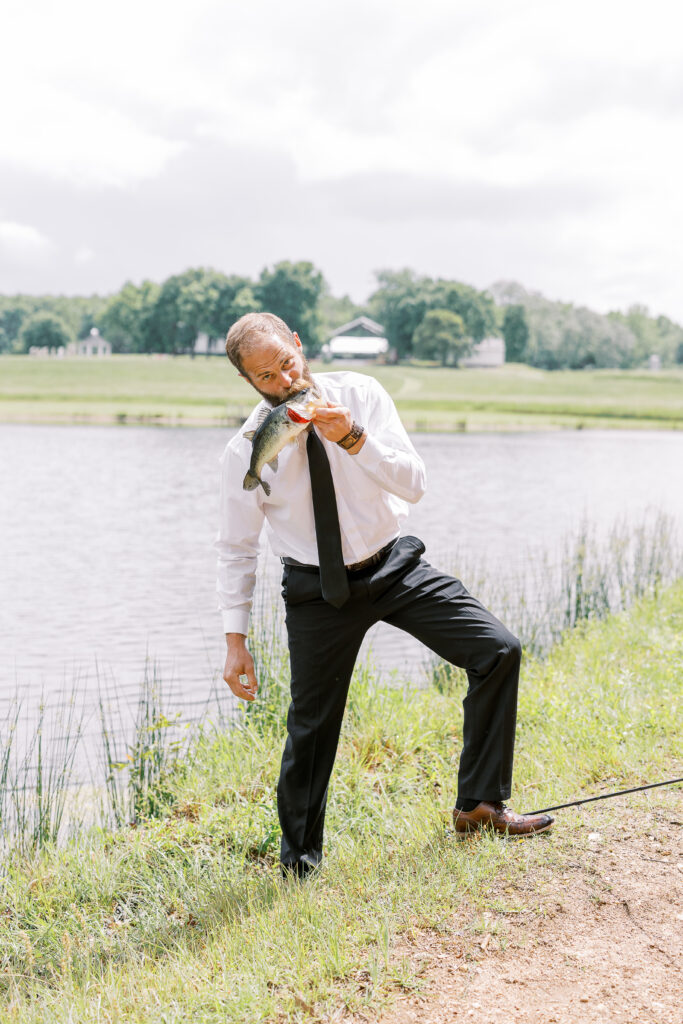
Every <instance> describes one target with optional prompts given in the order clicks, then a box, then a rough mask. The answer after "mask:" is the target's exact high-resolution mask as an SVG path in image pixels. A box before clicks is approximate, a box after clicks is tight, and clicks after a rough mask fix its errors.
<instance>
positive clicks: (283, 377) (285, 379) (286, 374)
mask: <svg viewBox="0 0 683 1024" xmlns="http://www.w3.org/2000/svg"><path fill="white" fill-rule="evenodd" d="M293 380H294V377H293V375H292V372H291V370H283V371H282V372H281V373H280V383H281V384H282V386H283V388H291V386H292V381H293Z"/></svg>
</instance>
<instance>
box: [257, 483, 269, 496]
mask: <svg viewBox="0 0 683 1024" xmlns="http://www.w3.org/2000/svg"><path fill="white" fill-rule="evenodd" d="M259 483H260V484H261V487H262V488H263V490H264V491H265V492H266V494H267V495H270V484H267V483H266V481H265V480H259Z"/></svg>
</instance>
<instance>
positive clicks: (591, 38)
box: [0, 0, 683, 321]
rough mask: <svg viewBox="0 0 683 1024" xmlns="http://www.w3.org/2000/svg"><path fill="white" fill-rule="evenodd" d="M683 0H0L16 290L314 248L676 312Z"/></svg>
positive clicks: (595, 303) (2, 194)
mask: <svg viewBox="0 0 683 1024" xmlns="http://www.w3.org/2000/svg"><path fill="white" fill-rule="evenodd" d="M682 21H683V18H682V16H681V14H680V13H679V5H677V4H674V3H673V2H671V0H668V2H661V0H649V2H648V3H646V4H645V3H642V0H639V2H637V3H635V2H632V0H620V2H605V0H592V2H584V0H572V2H571V3H569V2H566V0H565V2H563V3H557V2H549V0H541V2H537V0H534V2H531V0H527V2H515V0H477V2H476V3H473V2H472V0H468V2H467V3H464V2H460V0H420V2H414V0H413V2H407V0H345V2H344V3H343V4H342V3H339V4H336V5H326V4H324V3H321V2H320V0H317V2H313V0H252V2H251V3H249V2H245V0H242V2H240V3H239V4H238V3H231V2H229V0H228V2H226V0H221V2H214V0H163V2H158V0H134V2H133V0H117V2H116V3H115V4H107V5H102V4H97V3H93V2H92V0H60V3H59V4H56V3H54V0H31V2H30V3H26V2H25V0H5V3H4V4H3V13H2V33H1V34H0V94H1V95H2V103H0V292H2V293H8V292H14V291H24V292H32V293H38V292H46V291H49V292H65V293H69V294H87V293H90V292H93V291H98V292H102V293H104V292H112V291H116V290H117V289H118V288H120V286H121V285H122V284H123V282H124V281H125V280H128V279H130V280H134V281H136V282H139V281H140V280H142V279H143V278H145V277H150V278H152V279H154V280H157V281H161V280H163V279H164V278H165V277H167V276H168V275H169V274H172V273H176V272H179V271H182V270H184V269H185V268H187V267H188V266H212V267H215V268H217V269H219V270H222V271H224V272H226V273H246V274H249V275H257V274H258V272H259V271H260V270H261V268H262V267H263V266H264V265H266V264H272V263H274V262H276V261H277V260H280V259H292V260H297V259H309V260H312V261H313V262H314V263H315V264H316V265H317V266H318V267H319V268H320V269H321V270H322V271H323V273H324V274H325V276H326V278H327V280H328V281H329V283H330V285H331V287H332V290H333V292H334V293H335V294H343V293H345V292H348V293H349V294H350V295H351V296H352V297H353V298H354V299H355V300H357V301H362V300H363V299H365V298H366V297H367V295H368V294H369V293H370V292H371V291H372V289H373V284H374V278H373V271H374V270H375V269H377V268H380V267H391V268H399V267H403V266H410V267H413V268H414V269H415V270H417V271H419V272H421V273H425V274H430V275H434V276H443V277H450V278H457V279H459V280H463V281H467V282H469V283H471V284H474V285H476V286H477V287H480V288H483V287H486V286H487V285H489V284H491V283H492V282H493V281H496V280H498V279H501V278H512V279H515V280H518V281H520V282H522V283H523V284H524V285H525V286H526V287H528V288H532V289H538V290H540V291H542V292H544V293H545V294H547V295H548V296H549V297H551V298H562V299H565V300H570V301H575V302H579V303H584V304H587V305H590V306H592V307H593V308H595V309H598V310H602V311H606V310H608V309H614V308H626V307H627V306H628V305H630V304H631V303H634V302H643V303H646V304H647V305H648V306H650V308H651V310H652V311H653V312H654V313H656V314H659V313H664V314H667V315H668V316H671V317H673V318H675V319H678V320H679V321H683V287H682V282H683V266H682V260H681V240H682V239H683V198H682V194H681V191H682V187H681V180H682V179H683V173H682V163H683V161H682V160H681V157H682V155H683V124H682V120H683V118H682V116H681V115H682V112H683V43H682V41H681V40H682V38H683V34H682V32H681V29H682V27H683V25H682Z"/></svg>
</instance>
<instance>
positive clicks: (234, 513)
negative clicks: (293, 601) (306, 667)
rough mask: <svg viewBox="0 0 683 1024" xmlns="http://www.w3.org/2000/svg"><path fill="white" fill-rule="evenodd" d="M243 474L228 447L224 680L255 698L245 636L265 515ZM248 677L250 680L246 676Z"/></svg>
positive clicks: (220, 583) (221, 561)
mask: <svg viewBox="0 0 683 1024" xmlns="http://www.w3.org/2000/svg"><path fill="white" fill-rule="evenodd" d="M244 473H245V466H244V460H243V459H242V458H240V457H239V453H238V452H236V451H235V450H234V449H233V448H232V447H228V448H226V450H225V453H224V454H223V457H222V459H221V489H220V510H219V527H218V536H217V538H216V543H215V547H216V550H217V552H218V566H217V572H218V579H217V583H216V590H217V593H218V602H219V606H220V609H221V614H222V617H223V631H224V633H225V638H226V643H227V648H228V650H227V656H226V660H225V670H224V673H223V678H224V679H225V681H226V683H227V684H228V686H229V687H230V689H231V690H232V692H233V693H234V694H235V695H236V696H237V697H240V698H241V699H242V700H253V699H254V697H255V695H256V688H257V682H256V677H255V675H254V662H253V659H252V657H251V654H250V653H249V650H248V648H247V645H246V636H247V631H248V628H249V614H250V611H251V604H252V598H253V594H254V585H255V582H256V563H257V559H258V552H259V537H260V535H261V530H262V528H263V521H264V514H263V509H262V506H261V501H260V496H259V495H258V494H257V493H255V492H249V491H245V490H244V489H243V487H242V479H243V477H244ZM244 676H246V682H244V681H243V679H242V678H241V677H244Z"/></svg>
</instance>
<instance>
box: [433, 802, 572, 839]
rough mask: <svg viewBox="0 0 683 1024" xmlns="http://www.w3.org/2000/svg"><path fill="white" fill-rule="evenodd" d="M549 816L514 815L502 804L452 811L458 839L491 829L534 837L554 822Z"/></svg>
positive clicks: (510, 834)
mask: <svg viewBox="0 0 683 1024" xmlns="http://www.w3.org/2000/svg"><path fill="white" fill-rule="evenodd" d="M554 820H555V819H554V818H553V817H552V815H550V814H515V812H514V811H511V810H510V808H509V807H506V806H505V804H503V803H491V804H489V803H483V802H482V803H480V804H477V806H476V807H475V808H474V810H473V811H459V810H458V809H457V808H456V809H455V810H454V811H453V824H454V825H455V831H456V833H457V835H458V838H460V839H463V838H465V836H466V835H467V834H468V833H471V832H480V831H482V829H492V830H493V831H494V832H500V833H501V834H503V835H507V836H519V837H524V836H535V835H536V834H537V833H538V832H545V831H546V830H547V829H549V828H550V827H551V825H552V823H553V822H554Z"/></svg>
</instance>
